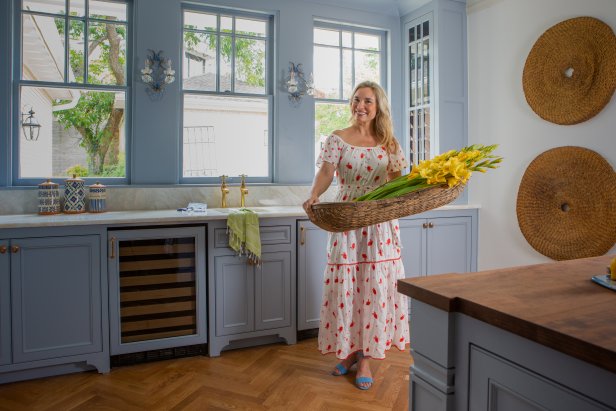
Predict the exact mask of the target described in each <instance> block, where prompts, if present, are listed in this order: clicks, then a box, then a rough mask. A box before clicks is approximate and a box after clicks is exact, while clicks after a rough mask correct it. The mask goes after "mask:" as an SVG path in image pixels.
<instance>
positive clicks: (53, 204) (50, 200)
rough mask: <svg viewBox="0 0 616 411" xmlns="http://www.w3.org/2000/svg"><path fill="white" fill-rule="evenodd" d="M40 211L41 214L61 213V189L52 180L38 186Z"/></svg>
mask: <svg viewBox="0 0 616 411" xmlns="http://www.w3.org/2000/svg"><path fill="white" fill-rule="evenodd" d="M38 213H39V214H41V215H50V214H59V213H60V189H59V188H58V184H56V183H53V182H52V181H51V180H47V181H45V182H43V183H41V184H39V186H38Z"/></svg>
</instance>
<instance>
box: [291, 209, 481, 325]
mask: <svg viewBox="0 0 616 411" xmlns="http://www.w3.org/2000/svg"><path fill="white" fill-rule="evenodd" d="M399 223H400V241H401V242H402V262H403V264H404V270H405V274H406V278H410V277H419V276H426V275H432V274H441V273H449V272H459V273H464V272H469V271H476V270H477V210H476V209H472V208H471V209H462V210H432V211H428V212H425V213H421V214H417V215H414V216H409V217H405V218H401V219H400V220H399ZM297 224H298V230H299V234H298V236H299V242H298V246H297V250H298V251H297V261H298V271H297V279H298V280H297V284H298V285H297V305H298V307H297V312H298V321H297V328H298V330H307V329H313V328H318V327H319V314H320V307H321V300H322V292H323V273H324V270H325V266H326V265H327V232H326V231H324V230H322V229H320V228H318V227H317V226H315V225H314V224H312V223H311V222H310V221H308V220H298V222H297ZM409 311H410V304H409Z"/></svg>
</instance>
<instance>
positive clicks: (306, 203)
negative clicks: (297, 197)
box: [302, 197, 319, 215]
mask: <svg viewBox="0 0 616 411" xmlns="http://www.w3.org/2000/svg"><path fill="white" fill-rule="evenodd" d="M318 202H319V197H310V198H309V199H308V200H306V201H304V204H302V207H304V211H306V214H308V215H310V214H312V205H313V204H317V203H318Z"/></svg>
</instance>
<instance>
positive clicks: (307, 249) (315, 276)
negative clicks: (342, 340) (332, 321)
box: [297, 220, 327, 330]
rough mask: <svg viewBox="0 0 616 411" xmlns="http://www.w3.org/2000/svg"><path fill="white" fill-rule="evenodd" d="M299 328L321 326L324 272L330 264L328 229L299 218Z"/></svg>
mask: <svg viewBox="0 0 616 411" xmlns="http://www.w3.org/2000/svg"><path fill="white" fill-rule="evenodd" d="M297 225H298V236H299V239H298V244H297V329H298V330H309V329H314V328H319V317H320V314H321V300H322V298H323V274H324V273H325V267H326V266H327V231H325V230H322V229H321V228H319V227H317V226H316V225H314V224H313V223H311V222H310V221H309V220H298V222H297Z"/></svg>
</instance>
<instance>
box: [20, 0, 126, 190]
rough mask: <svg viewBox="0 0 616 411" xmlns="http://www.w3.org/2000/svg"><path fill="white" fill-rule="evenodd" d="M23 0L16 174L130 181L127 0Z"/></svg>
mask: <svg viewBox="0 0 616 411" xmlns="http://www.w3.org/2000/svg"><path fill="white" fill-rule="evenodd" d="M20 5H21V6H20V7H21V9H20V19H19V22H18V23H17V25H18V31H19V36H17V37H16V38H17V41H19V44H18V45H17V46H16V47H15V49H16V50H18V51H19V55H18V56H16V58H18V61H19V62H20V66H21V71H20V76H19V79H18V80H17V83H18V84H17V86H18V90H19V92H18V96H17V99H18V103H19V104H18V107H20V108H21V113H17V116H18V117H19V118H18V120H17V121H18V123H17V124H18V125H19V127H16V132H15V136H14V137H15V141H16V144H15V147H16V150H15V152H16V153H17V158H16V160H15V161H14V168H13V173H14V175H15V176H16V178H15V180H16V182H17V183H18V184H36V183H38V182H40V180H41V178H48V177H55V178H64V177H67V176H71V175H72V174H76V175H78V176H81V177H93V178H94V177H95V178H97V179H98V178H100V177H109V178H113V177H115V178H116V181H119V182H120V181H125V179H126V155H125V153H126V151H125V147H126V124H127V122H126V107H128V106H129V104H127V73H128V71H127V65H126V62H127V61H128V58H129V50H128V46H127V45H128V44H130V42H129V41H127V40H128V33H129V29H130V22H129V15H130V12H129V7H128V4H127V3H126V2H123V1H119V0H113V1H111V0H110V1H106V0H80V1H65V0H22V1H21V2H20ZM19 115H20V116H19ZM32 124H38V125H40V127H32ZM110 181H113V180H110Z"/></svg>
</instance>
